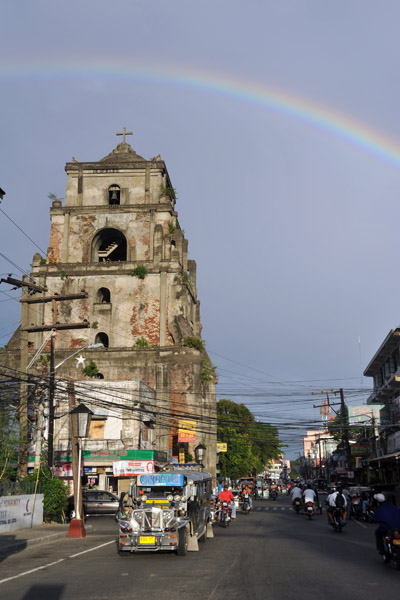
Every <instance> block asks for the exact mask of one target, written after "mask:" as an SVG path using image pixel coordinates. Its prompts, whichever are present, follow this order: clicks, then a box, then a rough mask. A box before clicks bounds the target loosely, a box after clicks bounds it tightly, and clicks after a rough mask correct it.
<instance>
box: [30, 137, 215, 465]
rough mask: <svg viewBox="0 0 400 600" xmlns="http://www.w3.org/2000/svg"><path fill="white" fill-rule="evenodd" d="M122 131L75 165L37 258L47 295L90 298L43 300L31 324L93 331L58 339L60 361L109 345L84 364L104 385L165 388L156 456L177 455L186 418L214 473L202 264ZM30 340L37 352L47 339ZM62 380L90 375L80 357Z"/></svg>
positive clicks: (160, 170)
mask: <svg viewBox="0 0 400 600" xmlns="http://www.w3.org/2000/svg"><path fill="white" fill-rule="evenodd" d="M117 135H122V136H123V139H122V142H121V143H120V144H118V145H117V147H116V148H115V149H114V150H113V151H112V152H111V153H110V154H108V155H107V156H105V157H104V158H102V159H100V160H99V161H97V162H79V161H77V160H76V159H75V158H73V159H72V161H71V162H68V163H67V164H66V167H65V170H66V172H67V175H68V182H67V189H66V196H65V205H63V204H62V201H61V200H58V199H57V200H54V201H53V204H52V207H51V210H50V217H51V233H50V246H49V249H48V254H47V257H40V256H39V255H35V257H34V260H33V272H32V277H33V278H34V280H35V281H37V282H40V284H41V285H43V286H46V287H47V289H48V292H47V293H48V294H49V293H50V294H59V295H68V294H76V293H78V292H80V291H82V290H84V291H86V292H87V293H88V298H83V299H79V300H74V301H70V302H57V308H56V309H55V308H54V304H53V308H52V306H51V305H50V304H42V305H40V306H39V307H38V309H37V310H36V311H35V313H33V316H31V317H30V320H31V321H32V322H33V323H32V324H33V325H34V324H36V325H40V324H43V323H48V322H62V323H79V322H86V321H87V322H88V323H89V324H90V327H88V328H87V329H79V330H73V329H68V330H65V331H62V330H58V331H57V337H56V353H57V358H60V360H62V358H63V357H65V356H68V355H70V354H71V351H74V350H77V349H79V348H80V347H86V346H88V345H89V344H94V343H102V344H103V346H104V347H103V348H101V349H91V350H89V351H88V354H87V357H88V358H89V359H91V360H94V361H95V363H96V365H97V367H98V371H99V373H100V374H101V376H103V377H104V379H105V380H107V381H111V382H112V381H120V380H125V381H126V380H130V379H139V380H142V381H143V382H144V383H145V384H147V385H148V386H149V387H151V388H153V389H154V390H155V391H156V403H157V409H156V414H157V418H156V440H157V442H156V443H157V449H159V450H164V451H169V452H170V455H171V454H172V455H174V456H176V455H177V452H178V447H179V446H180V443H179V442H178V429H179V422H180V421H182V420H185V419H187V420H189V421H192V422H196V436H195V441H193V442H184V443H183V444H182V445H185V450H186V451H187V452H189V453H190V454H192V455H194V447H195V446H196V445H197V444H199V443H203V444H204V445H205V446H206V448H207V451H206V465H205V466H206V467H207V468H208V469H209V470H211V471H212V472H213V473H215V458H216V401H215V385H216V379H215V376H214V371H213V369H212V365H211V363H210V360H209V357H208V355H207V353H206V351H205V350H204V348H202V346H201V342H200V339H201V323H200V312H199V304H200V303H199V301H198V299H197V288H196V263H195V261H193V260H188V256H187V255H188V242H187V240H186V239H185V236H184V232H183V230H182V229H181V227H180V224H179V221H178V214H177V212H176V210H175V203H176V197H175V191H174V188H173V186H172V183H171V180H170V177H169V174H168V171H167V168H166V165H165V162H164V161H163V160H162V159H161V157H160V156H156V157H154V158H152V159H150V160H146V159H144V158H142V157H141V156H139V155H138V154H136V152H135V150H133V148H132V147H131V146H130V145H129V144H128V143H127V142H126V139H125V136H126V135H131V133H127V132H126V131H125V128H124V130H123V133H122V134H117ZM52 310H53V313H52V312H51V311H52ZM55 310H57V314H56V315H55V314H54V311H55ZM29 340H30V347H31V349H32V350H33V349H37V348H39V347H40V344H41V343H42V342H43V340H44V334H43V333H42V332H36V333H30V334H29ZM60 375H61V376H69V377H72V378H74V379H84V378H85V375H84V374H83V371H82V370H81V369H79V370H78V369H76V368H75V364H74V362H73V361H66V362H65V364H64V365H63V366H62V368H61V367H60V369H59V371H57V376H60ZM181 437H182V436H181Z"/></svg>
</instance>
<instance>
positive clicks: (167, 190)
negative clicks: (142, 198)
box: [160, 186, 177, 200]
mask: <svg viewBox="0 0 400 600" xmlns="http://www.w3.org/2000/svg"><path fill="white" fill-rule="evenodd" d="M160 194H161V196H167V198H169V199H170V200H176V197H177V196H176V189H175V188H173V187H172V186H168V187H161V188H160Z"/></svg>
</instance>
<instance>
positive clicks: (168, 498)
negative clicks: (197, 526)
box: [167, 494, 174, 502]
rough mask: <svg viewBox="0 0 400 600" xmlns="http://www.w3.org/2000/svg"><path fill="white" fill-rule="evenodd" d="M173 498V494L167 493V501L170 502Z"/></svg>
mask: <svg viewBox="0 0 400 600" xmlns="http://www.w3.org/2000/svg"><path fill="white" fill-rule="evenodd" d="M173 499H174V497H173V495H172V494H168V496H167V500H168V502H172V500H173Z"/></svg>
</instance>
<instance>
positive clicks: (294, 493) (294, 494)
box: [290, 483, 303, 505]
mask: <svg viewBox="0 0 400 600" xmlns="http://www.w3.org/2000/svg"><path fill="white" fill-rule="evenodd" d="M290 497H291V499H292V504H293V505H294V504H295V502H296V500H297V499H299V500H300V502H302V500H303V493H302V491H301V489H300V488H299V487H298V485H297V483H295V484H294V486H293V487H292V489H291V490H290Z"/></svg>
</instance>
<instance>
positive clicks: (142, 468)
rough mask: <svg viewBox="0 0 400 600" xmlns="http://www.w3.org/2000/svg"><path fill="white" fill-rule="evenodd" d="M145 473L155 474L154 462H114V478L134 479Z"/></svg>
mask: <svg viewBox="0 0 400 600" xmlns="http://www.w3.org/2000/svg"><path fill="white" fill-rule="evenodd" d="M142 473H143V474H145V473H154V461H153V460H121V461H115V462H113V475H114V477H132V476H133V475H141V474H142Z"/></svg>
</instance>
